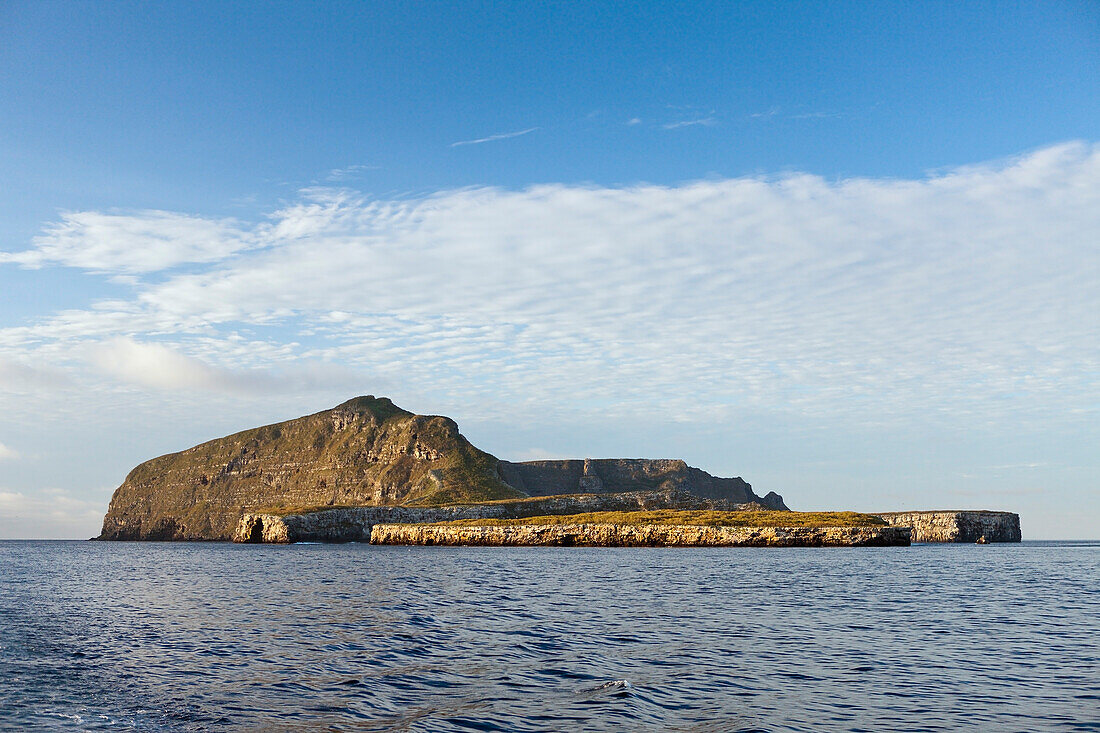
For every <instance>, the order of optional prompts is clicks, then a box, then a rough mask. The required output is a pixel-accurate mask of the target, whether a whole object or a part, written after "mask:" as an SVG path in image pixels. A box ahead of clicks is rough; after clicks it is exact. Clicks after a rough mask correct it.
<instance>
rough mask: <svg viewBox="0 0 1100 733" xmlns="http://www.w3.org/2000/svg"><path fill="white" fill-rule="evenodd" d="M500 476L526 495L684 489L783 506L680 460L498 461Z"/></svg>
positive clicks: (735, 481)
mask: <svg viewBox="0 0 1100 733" xmlns="http://www.w3.org/2000/svg"><path fill="white" fill-rule="evenodd" d="M500 475H501V477H502V478H503V479H504V480H505V481H506V482H507V483H508V484H509V485H511V486H514V487H515V488H517V489H519V490H520V491H522V492H524V493H525V494H527V495H528V496H551V495H556V494H572V493H578V492H584V493H607V494H611V493H619V492H624V491H644V490H666V491H685V492H688V493H690V494H694V495H695V496H698V497H701V498H705V499H720V500H724V501H732V502H738V503H748V502H756V503H758V504H762V505H763V506H765V507H767V508H768V509H786V508H787V507H786V505H785V504H784V503H783V497H781V496H779V494H776V493H775V492H770V493H768V494H767V495H766V496H762V497H761V496H757V495H756V494H755V493H753V490H752V486H750V485H749V484H748V483H747V482H745V481H744V480H742V479H741V478H740V477H737V478H720V477H717V476H711V475H710V474H709V473H707V472H706V471H703V470H701V469H698V468H694V467H692V466H689V465H688V464H687V463H685V462H684V461H681V460H678V459H647V458H602V459H591V458H588V459H585V460H583V461H582V460H562V461H525V462H523V463H512V462H509V461H501V462H500Z"/></svg>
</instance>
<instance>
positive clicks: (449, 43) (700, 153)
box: [0, 2, 1100, 537]
mask: <svg viewBox="0 0 1100 733" xmlns="http://www.w3.org/2000/svg"><path fill="white" fill-rule="evenodd" d="M0 40H2V42H0V294H2V301H0V303H2V307H0V536H15V537H19V536H85V535H90V534H94V533H95V531H96V529H97V525H98V520H99V518H100V517H101V516H102V512H103V511H104V510H105V508H106V501H107V498H109V495H110V492H111V490H112V489H113V488H114V487H115V486H116V485H117V484H118V483H119V482H120V481H121V480H122V478H123V477H124V476H125V473H126V472H127V471H128V470H129V468H131V467H132V466H133V465H134V464H136V463H137V462H139V461H141V460H144V459H145V458H148V457H151V456H153V455H157V454H160V453H164V452H169V451H172V450H178V449H181V448H184V447H187V446H189V445H191V444H193V443H195V442H198V441H200V440H202V439H205V438H208V437H212V436H215V435H220V434H224V433H227V432H230V431H232V430H236V429H240V428H244V427H249V426H252V425H254V424H258V423H262V422H268V421H272V420H278V419H284V418H288V417H293V416H297V415H299V414H303V413H306V412H312V411H315V410H319V409H323V408H325V407H329V406H331V405H333V404H336V403H337V402H340V401H342V400H343V399H346V398H347V397H350V396H352V395H354V394H360V393H371V392H373V393H377V394H389V395H391V396H393V397H394V398H395V400H397V401H398V402H399V403H400V404H403V405H405V406H406V407H408V408H410V409H414V410H417V411H422V412H441V413H445V414H450V415H452V416H453V417H455V418H456V419H458V420H459V422H460V425H461V426H462V427H463V429H464V431H465V432H466V433H467V434H468V435H469V436H470V437H471V438H472V439H474V440H475V442H477V443H479V444H480V445H482V447H484V448H486V449H488V450H490V451H493V452H495V453H496V454H498V455H500V456H501V457H506V458H513V459H515V458H531V457H540V456H549V455H553V456H559V455H561V456H585V455H594V456H604V455H608V456H618V455H624V456H625V455H647V456H663V455H675V456H682V457H684V458H686V459H688V460H689V461H690V462H692V463H694V464H696V465H700V466H702V467H703V468H706V469H708V470H710V471H712V472H714V473H721V474H736V475H741V476H743V477H744V478H745V479H746V480H748V481H750V482H751V483H752V484H753V485H754V486H755V487H756V488H757V489H760V490H761V491H762V492H763V491H767V490H776V491H779V492H780V493H782V494H783V495H784V496H785V497H786V498H787V500H788V503H789V504H790V505H792V506H794V507H796V508H803V509H815V508H855V509H868V510H874V509H894V508H899V509H900V508H934V507H979V506H985V507H990V508H1004V509H1010V510H1015V511H1020V512H1021V514H1022V515H1023V520H1024V529H1025V534H1027V535H1029V536H1031V537H1096V536H1097V534H1096V532H1097V530H1096V529H1095V528H1096V527H1097V526H1100V506H1098V504H1100V502H1098V501H1097V490H1096V484H1095V477H1096V475H1097V470H1098V469H1100V459H1098V458H1097V455H1096V454H1097V451H1096V450H1095V446H1096V445H1098V444H1100V428H1098V423H1100V420H1098V419H1097V417H1098V416H1097V410H1098V408H1100V399H1098V398H1100V388H1098V383H1097V382H1098V374H1100V346H1098V344H1100V318H1098V316H1097V313H1100V295H1098V291H1100V287H1097V286H1098V283H1100V254H1098V242H1100V215H1098V214H1097V212H1098V211H1100V146H1098V142H1100V131H1098V129H1097V127H1098V122H1097V121H1098V120H1100V74H1098V73H1097V72H1098V71H1100V69H1098V66H1100V7H1098V6H1097V5H1096V4H1095V3H1093V2H1077V3H1074V2H1066V3H1057V4H1055V3H1009V2H999V3H980V2H974V3H923V2H922V3H889V2H882V3H845V2H835V3H784V4H775V3H681V4H667V3H652V4H647V3H623V4H604V3H583V4H580V3H578V4H575V5H567V4H550V3H524V4H516V5H514V6H513V5H504V4H493V3H481V4H479V3H450V4H446V5H445V6H444V5H443V4H397V3H389V4H384V3H375V4H366V5H364V4H358V3H320V4H301V3H283V4H273V3H265V4H248V3H234V4H227V3H162V4H144V3H121V2H120V3H91V2H88V3H75V2H74V3H50V2H33V3H21V2H8V3H4V4H3V5H0Z"/></svg>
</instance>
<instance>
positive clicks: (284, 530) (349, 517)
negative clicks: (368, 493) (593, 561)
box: [233, 490, 757, 543]
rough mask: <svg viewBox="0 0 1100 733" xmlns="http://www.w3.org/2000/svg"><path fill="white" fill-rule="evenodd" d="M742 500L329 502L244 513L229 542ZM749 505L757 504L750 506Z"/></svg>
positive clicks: (668, 494) (346, 537)
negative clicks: (306, 508) (298, 509)
mask: <svg viewBox="0 0 1100 733" xmlns="http://www.w3.org/2000/svg"><path fill="white" fill-rule="evenodd" d="M745 506H746V505H743V504H736V503H734V502H729V501H724V500H721V499H704V498H701V497H698V496H695V495H693V494H689V493H687V492H686V491H668V490H665V491H629V492H622V493H615V494H571V495H566V496H548V497H540V498H530V499H515V500H511V501H495V502H490V503H486V504H465V505H455V506H441V507H400V506H379V507H334V508H332V509H324V510H320V511H314V512H306V513H301V514H270V513H247V514H245V515H244V516H242V517H241V519H240V521H239V522H238V523H237V528H236V529H235V530H234V532H233V541H234V542H253V543H255V542H274V543H286V542H368V541H369V540H370V537H371V530H372V528H373V527H374V525H376V524H392V523H421V522H447V521H451V520H454V519H519V518H523V517H539V516H545V515H548V514H580V513H583V512H606V511H614V512H631V511H639V510H651V509H716V510H727V511H728V510H736V509H740V508H744V507H745ZM751 506H752V508H757V507H756V506H755V505H751Z"/></svg>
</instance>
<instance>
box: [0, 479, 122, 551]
mask: <svg viewBox="0 0 1100 733" xmlns="http://www.w3.org/2000/svg"><path fill="white" fill-rule="evenodd" d="M98 493H100V494H106V495H109V492H107V491H101V492H98ZM106 510H107V500H106V499H104V498H97V499H83V498H77V497H74V496H72V495H71V494H69V493H68V492H66V491H62V490H60V489H44V490H42V491H36V492H31V493H23V492H21V491H9V490H5V489H3V488H0V537H5V538H15V539H17V538H33V539H76V538H79V539H84V538H88V537H94V536H96V535H98V534H99V530H100V527H101V526H102V523H103V515H104V513H105V512H106Z"/></svg>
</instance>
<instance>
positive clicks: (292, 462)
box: [97, 395, 1019, 546]
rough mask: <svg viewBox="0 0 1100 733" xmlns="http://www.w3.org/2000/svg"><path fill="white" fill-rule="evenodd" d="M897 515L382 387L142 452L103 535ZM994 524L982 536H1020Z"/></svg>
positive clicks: (516, 538)
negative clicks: (465, 427)
mask: <svg viewBox="0 0 1100 733" xmlns="http://www.w3.org/2000/svg"><path fill="white" fill-rule="evenodd" d="M956 514H959V513H956ZM962 514H965V513H962ZM895 516H896V517H903V515H901V514H897V515H890V514H889V513H888V514H886V515H873V514H856V513H852V512H826V513H812V512H792V511H790V510H789V509H788V507H787V506H786V504H785V503H784V501H783V497H781V496H779V495H778V494H776V493H775V492H768V493H766V494H765V495H763V496H760V495H757V494H756V493H755V492H754V491H753V488H752V486H751V485H750V484H748V483H747V482H746V481H744V480H743V479H741V478H740V477H733V478H722V477H718V476H713V475H711V474H709V473H707V472H706V471H703V470H702V469H699V468H695V467H693V466H689V465H688V464H687V463H686V462H684V461H682V460H678V459H644V458H607V459H591V458H588V459H573V460H545V461H526V462H512V461H505V460H500V459H498V458H496V457H495V456H493V455H492V454H490V453H488V452H486V451H483V450H481V449H479V448H477V447H476V446H474V445H473V444H471V443H470V442H469V441H468V440H467V439H466V438H465V437H464V436H463V435H462V434H461V433H460V432H459V429H458V425H457V424H456V423H455V422H454V420H451V419H450V418H447V417H443V416H440V415H416V414H413V413H411V412H409V411H407V410H404V409H402V408H400V407H398V406H396V405H395V404H393V402H392V401H390V400H389V399H387V398H385V397H374V396H373V395H368V396H364V397H356V398H354V399H352V400H349V401H347V402H345V403H343V404H341V405H338V406H337V407H334V408H332V409H330V410H324V411H321V412H318V413H314V414H312V415H306V416H304V417H300V418H296V419H293V420H287V421H285V422H281V423H276V424H273V425H266V426H263V427H259V428H254V429H251V430H245V431H243V432H239V433H235V434H233V435H229V436H226V437H224V438H218V439H216V440H211V441H208V442H205V443H202V444H200V445H197V446H195V447H193V448H189V449H187V450H184V451H180V452H178V453H171V454H168V455H164V456H160V457H158V458H154V459H152V460H149V461H146V462H145V463H142V464H141V465H139V466H137V467H136V468H134V469H133V470H132V471H131V472H130V473H129V475H128V476H127V477H126V479H125V481H123V483H122V485H121V486H119V488H118V489H117V490H116V491H115V492H114V495H113V496H112V498H111V503H110V506H109V508H108V511H107V514H106V516H105V517H104V520H103V529H102V532H101V534H100V536H99V537H98V538H97V539H101V540H195V541H228V540H232V541H236V542H248V543H291V542H304V541H314V542H353V541H357V542H373V543H376V544H395V543H403V544H483V545H515V544H542V545H558V546H566V545H576V546H585V545H587V546H609V545H616V546H635V545H638V546H640V545H645V546H702V545H709V546H830V545H850V546H862V545H908V544H909V543H910V541H911V538H912V539H914V540H915V539H916V537H914V536H913V535H914V527H915V525H916V524H918V523H917V522H915V520H914V519H913V518H912V516H913V513H907V514H906V515H904V517H903V518H901V519H895ZM1012 516H1015V515H1012ZM963 524H965V522H964V523H963ZM963 524H960V525H959V526H963ZM922 526H923V525H922ZM936 526H939V524H937V525H936ZM967 526H969V525H967ZM983 526H984V525H983ZM992 526H993V525H990V527H992ZM1015 526H1016V537H1015V541H1019V536H1018V527H1019V523H1018V518H1017V519H1016V525H1015ZM987 530H988V528H987ZM987 530H981V531H979V532H978V536H979V537H984V538H985V539H986V540H987V541H1006V540H1005V539H1004V537H1005V536H1007V535H1005V533H1003V532H1002V533H1000V534H998V533H997V532H995V531H991V530H989V531H987ZM973 534H974V533H973V532H971V531H969V530H967V531H960V532H956V533H955V534H954V535H951V537H953V539H942V540H934V541H960V542H961V541H969V542H974V541H976V539H971V535H973ZM918 535H919V532H918ZM941 535H942V536H943V537H944V538H947V537H948V536H949V535H950V533H949V532H944V533H941ZM987 535H988V536H987ZM920 536H924V535H920ZM917 541H921V540H917ZM1007 541H1012V540H1007Z"/></svg>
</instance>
